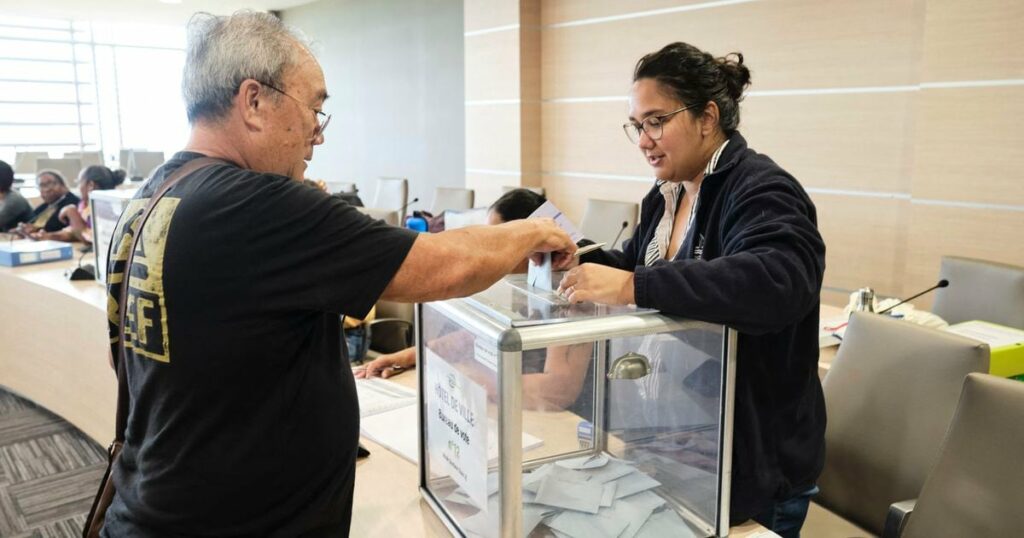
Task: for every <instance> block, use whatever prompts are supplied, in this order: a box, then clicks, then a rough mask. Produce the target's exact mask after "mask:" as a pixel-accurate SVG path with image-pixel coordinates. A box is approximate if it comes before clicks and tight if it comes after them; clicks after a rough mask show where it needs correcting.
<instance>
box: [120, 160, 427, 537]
mask: <svg viewBox="0 0 1024 538" xmlns="http://www.w3.org/2000/svg"><path fill="white" fill-rule="evenodd" d="M197 157H200V155H199V154H196V153H178V154H177V155H175V156H174V157H173V158H172V159H171V160H170V161H168V162H167V163H166V164H165V165H164V166H163V167H162V168H161V169H160V170H159V171H158V172H157V173H156V174H155V175H154V177H153V179H151V180H150V181H149V182H148V183H147V184H146V185H145V186H144V187H143V188H142V189H141V190H140V192H139V194H138V195H137V196H136V198H135V199H134V200H133V201H132V203H131V204H130V205H129V206H128V207H127V208H126V210H125V212H124V214H123V215H122V217H121V222H120V223H119V224H118V228H117V230H118V231H117V232H116V233H115V237H114V239H113V241H112V245H113V247H112V251H111V256H110V260H111V261H110V266H109V270H108V292H109V294H110V298H109V301H108V304H109V320H110V322H111V324H110V334H111V344H112V347H113V348H114V352H115V354H116V350H117V341H118V331H117V325H116V324H117V320H118V313H117V309H118V306H117V300H118V298H119V295H120V283H121V279H122V277H123V274H124V265H125V261H126V259H127V250H128V249H129V248H130V245H131V236H132V233H133V231H132V229H133V228H134V225H135V224H136V219H137V216H138V214H139V213H140V212H141V209H142V208H143V207H144V206H145V203H146V202H147V201H148V199H149V197H150V196H151V195H152V194H153V192H155V190H156V189H157V187H159V185H160V184H161V183H162V182H163V180H164V178H165V177H166V176H167V175H168V174H170V173H171V172H173V170H175V169H177V168H178V167H179V166H181V165H182V164H183V163H185V162H187V161H188V160H190V159H193V158H197ZM126 231H127V233H125V232H126ZM414 240H415V234H414V233H412V232H410V231H408V230H403V229H401V228H394V227H390V226H386V225H384V224H383V223H382V222H380V221H375V220H372V219H370V218H369V217H367V216H365V215H363V214H361V213H359V212H358V211H357V210H356V209H354V208H352V207H351V206H349V205H348V204H346V203H345V202H343V201H341V200H339V199H337V198H334V197H331V196H328V195H327V194H326V193H323V192H320V191H318V190H316V189H315V188H312V187H309V186H306V185H303V184H302V183H300V182H298V181H293V180H290V179H288V178H286V177H283V176H278V175H274V174H260V173H257V172H253V171H250V170H245V169H242V168H239V167H237V166H234V165H232V164H228V163H224V164H219V165H213V166H210V167H207V168H204V169H201V170H199V171H197V172H194V173H192V174H190V175H189V176H188V177H185V178H183V179H182V180H181V181H180V183H178V184H177V185H175V186H174V187H173V188H172V189H171V190H170V191H169V192H168V193H167V195H166V196H164V198H163V199H161V200H160V202H159V203H158V204H157V206H156V208H155V209H154V210H153V213H152V214H151V215H150V217H149V220H148V221H147V223H146V226H145V230H144V231H143V236H142V241H141V242H140V246H139V249H138V250H137V251H136V254H135V259H134V262H133V264H132V268H131V280H130V282H129V294H128V304H127V306H126V310H127V322H126V325H127V328H126V332H127V334H128V335H129V336H128V338H127V343H128V346H127V348H128V349H127V374H128V384H129V390H130V394H131V402H132V405H131V413H130V415H129V419H128V429H127V436H126V442H125V445H124V449H123V451H122V452H121V457H120V459H119V460H118V462H117V465H116V466H115V468H114V475H113V476H114V481H115V484H116V486H117V492H118V493H117V496H116V498H115V500H114V503H113V504H112V505H111V508H110V510H108V512H107V520H106V527H105V529H104V534H105V535H109V536H140V535H175V536H178V535H188V536H237V535H260V536H298V535H302V534H330V535H339V534H345V533H347V530H348V525H349V521H350V518H351V504H352V488H353V483H354V479H355V458H356V446H357V441H358V435H359V409H358V401H357V399H356V393H355V385H354V381H353V378H352V373H351V370H350V368H349V367H348V361H347V360H345V357H344V355H343V354H344V353H345V347H344V346H341V345H340V340H341V339H340V319H339V314H346V315H351V316H354V317H357V318H362V317H364V316H365V315H366V314H367V312H368V311H369V310H370V308H371V307H372V306H373V304H374V302H376V300H377V299H378V297H379V296H380V294H381V293H382V292H383V290H384V289H385V287H386V286H387V285H388V283H389V282H390V281H391V279H392V277H393V276H394V275H395V273H396V272H397V271H398V269H399V267H400V266H401V264H402V262H403V260H404V259H405V256H406V255H407V254H408V252H409V249H410V248H411V247H412V244H413V241H414Z"/></svg>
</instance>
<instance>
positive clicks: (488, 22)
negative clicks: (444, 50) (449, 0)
mask: <svg viewBox="0 0 1024 538" xmlns="http://www.w3.org/2000/svg"><path fill="white" fill-rule="evenodd" d="M462 5H463V11H462V13H463V21H462V24H463V26H465V28H466V31H467V32H474V31H477V30H487V29H490V28H497V27H500V26H508V25H510V24H519V2H518V1H512V0H497V1H496V0H464V1H463V3H462Z"/></svg>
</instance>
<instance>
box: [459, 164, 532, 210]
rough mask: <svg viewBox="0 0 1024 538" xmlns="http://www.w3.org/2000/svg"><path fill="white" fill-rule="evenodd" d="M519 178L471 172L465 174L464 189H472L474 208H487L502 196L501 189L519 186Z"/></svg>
mask: <svg viewBox="0 0 1024 538" xmlns="http://www.w3.org/2000/svg"><path fill="white" fill-rule="evenodd" d="M520 181H521V179H520V176H519V175H516V174H480V173H474V172H473V171H467V172H466V188H467V189H473V190H475V191H476V192H475V193H474V205H475V206H476V207H488V206H490V205H491V204H492V203H494V201H495V200H497V199H498V197H499V196H501V194H502V188H503V187H504V186H506V185H508V186H513V187H515V186H519V185H520Z"/></svg>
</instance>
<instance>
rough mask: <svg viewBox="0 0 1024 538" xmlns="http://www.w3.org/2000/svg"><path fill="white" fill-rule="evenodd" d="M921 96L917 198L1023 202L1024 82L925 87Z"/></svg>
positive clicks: (916, 183) (915, 183)
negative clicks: (1003, 84) (978, 86)
mask: <svg viewBox="0 0 1024 538" xmlns="http://www.w3.org/2000/svg"><path fill="white" fill-rule="evenodd" d="M920 101H921V108H920V113H919V119H918V126H919V131H918V135H917V139H916V140H917V146H916V156H915V172H914V182H913V195H914V197H915V198H924V199H940V200H955V201H967V202H983V203H992V204H1008V205H1017V206H1022V207H1024V131H1022V130H1021V120H1022V119H1024V86H1012V87H1002V88H958V89H925V90H922V92H921V95H920ZM1022 235H1024V231H1022Z"/></svg>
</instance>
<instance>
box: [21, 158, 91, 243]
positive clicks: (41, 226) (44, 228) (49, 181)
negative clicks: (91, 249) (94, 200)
mask: <svg viewBox="0 0 1024 538" xmlns="http://www.w3.org/2000/svg"><path fill="white" fill-rule="evenodd" d="M36 185H37V186H38V187H39V196H40V197H41V198H42V199H43V203H42V204H39V207H37V208H35V210H33V211H32V214H31V215H29V217H28V219H26V220H25V221H24V222H22V223H20V224H18V228H17V231H18V233H19V234H21V235H23V236H26V237H31V236H32V234H35V233H36V232H56V231H57V230H60V229H62V228H64V223H62V222H61V220H60V212H61V210H62V209H64V208H65V207H66V206H74V205H75V204H77V203H78V202H79V200H78V197H77V196H75V195H74V193H72V192H70V191H68V186H67V183H66V182H65V181H64V176H62V175H61V174H60V172H58V171H56V170H40V171H39V172H38V173H37V174H36ZM36 239H39V238H38V237H37V238H36Z"/></svg>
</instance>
